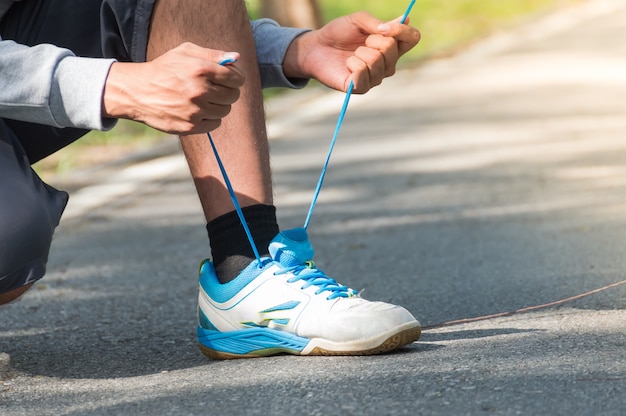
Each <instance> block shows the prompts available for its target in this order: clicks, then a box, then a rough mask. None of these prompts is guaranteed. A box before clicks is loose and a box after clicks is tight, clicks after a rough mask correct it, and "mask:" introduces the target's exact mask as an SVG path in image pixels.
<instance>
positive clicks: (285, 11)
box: [34, 0, 584, 179]
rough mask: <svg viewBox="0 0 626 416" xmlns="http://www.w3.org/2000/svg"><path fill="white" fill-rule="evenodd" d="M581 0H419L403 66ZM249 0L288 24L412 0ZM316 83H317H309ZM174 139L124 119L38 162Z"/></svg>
mask: <svg viewBox="0 0 626 416" xmlns="http://www.w3.org/2000/svg"><path fill="white" fill-rule="evenodd" d="M581 2H584V0H506V1H503V0H445V1H440V0H419V1H418V2H417V4H416V5H415V7H414V9H413V11H412V13H411V25H413V26H416V27H418V28H419V29H420V31H421V32H422V40H421V42H420V44H419V45H418V46H417V47H416V48H415V49H414V50H412V51H411V52H409V54H407V56H405V57H404V58H403V60H402V63H401V67H402V66H404V67H407V66H415V65H419V63H420V62H423V61H424V60H428V59H437V58H441V57H445V56H450V55H452V54H454V53H455V52H457V51H459V50H462V49H463V48H466V47H467V46H469V45H471V44H472V43H473V42H475V41H477V40H479V39H481V38H483V37H485V36H487V35H489V34H492V33H494V32H496V31H499V30H505V29H507V28H511V27H513V26H515V25H516V24H519V23H522V22H524V21H525V20H528V19H532V18H536V17H537V16H538V15H541V14H545V13H548V12H550V11H553V10H554V9H556V8H559V7H564V6H567V5H571V4H573V3H581ZM247 4H248V10H249V13H250V17H251V18H252V19H257V18H260V17H269V18H272V19H275V20H276V21H278V22H279V23H281V24H282V25H284V26H293V27H310V28H316V27H320V26H322V25H323V24H324V23H326V22H328V21H330V20H332V19H334V18H336V17H339V16H343V15H347V14H350V13H353V12H355V11H359V10H365V11H367V12H369V13H371V14H373V15H374V16H376V17H378V18H380V19H382V20H392V19H395V18H396V17H398V16H401V15H402V14H403V13H404V11H405V10H406V8H407V6H408V4H409V0H385V1H380V0H247ZM316 87H319V86H317V85H315V84H314V83H312V85H311V86H310V87H309V88H316ZM281 93H286V91H276V90H271V91H268V92H266V99H267V100H271V99H272V98H273V97H275V96H276V95H278V94H281ZM174 140H176V139H175V138H172V137H171V136H170V135H167V134H164V133H161V132H158V131H155V130H153V129H151V128H149V127H147V126H144V125H142V124H139V123H134V122H130V121H126V120H122V121H120V123H119V124H118V126H117V127H116V128H115V129H113V130H112V131H109V132H92V133H90V134H88V135H87V136H86V137H85V138H83V139H82V140H79V141H78V142H76V143H74V144H72V145H70V146H68V147H67V148H65V149H63V150H62V151H60V152H57V153H56V154H55V155H53V156H51V157H49V158H47V159H45V160H43V161H42V162H39V163H38V164H36V165H35V166H34V168H35V170H36V171H37V172H38V173H39V174H40V175H41V176H42V177H44V179H46V178H49V177H51V176H63V175H65V174H67V173H70V172H72V171H73V170H75V169H78V168H85V167H89V166H91V165H94V164H99V163H105V162H108V161H111V160H114V159H117V158H121V157H124V156H126V155H129V154H132V153H135V152H141V151H146V150H149V149H151V148H153V147H155V146H158V145H161V144H163V143H167V142H171V141H174Z"/></svg>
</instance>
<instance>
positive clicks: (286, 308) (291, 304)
mask: <svg viewBox="0 0 626 416" xmlns="http://www.w3.org/2000/svg"><path fill="white" fill-rule="evenodd" d="M299 304H300V301H295V300H294V301H291V302H286V303H283V304H282V305H276V306H274V307H271V308H269V309H266V310H264V311H261V313H271V312H276V311H289V310H291V309H295V308H297V307H298V305H299Z"/></svg>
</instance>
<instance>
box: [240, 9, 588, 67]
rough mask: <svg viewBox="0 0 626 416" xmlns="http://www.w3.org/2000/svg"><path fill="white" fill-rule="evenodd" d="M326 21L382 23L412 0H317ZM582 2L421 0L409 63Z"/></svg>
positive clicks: (253, 14)
mask: <svg viewBox="0 0 626 416" xmlns="http://www.w3.org/2000/svg"><path fill="white" fill-rule="evenodd" d="M260 1H262V0H248V8H249V10H250V15H251V17H253V18H256V17H259V2H260ZM318 1H319V5H320V7H321V9H322V15H323V17H324V21H326V22H328V21H330V20H332V19H334V18H335V17H338V16H343V15H347V14H350V13H353V12H355V11H359V10H364V11H367V12H369V13H371V14H373V15H374V16H376V17H378V18H379V19H381V20H392V19H395V18H397V17H399V16H402V14H403V13H404V11H405V10H406V8H407V6H408V5H409V0H382V1H381V0H318ZM581 1H583V0H418V1H417V3H416V4H415V6H414V7H413V10H412V12H411V25H412V26H415V27H417V28H419V29H420V31H421V32H422V40H421V42H420V44H419V45H418V46H417V47H416V48H415V49H413V50H412V51H411V52H409V54H408V55H407V57H406V58H405V61H406V60H409V61H410V60H411V59H415V58H419V57H423V56H425V55H431V54H433V53H435V54H438V53H449V51H450V50H454V49H456V48H458V47H462V46H463V45H464V44H467V43H469V42H471V41H473V40H476V39H477V38H480V37H482V36H485V35H487V34H489V33H491V32H493V31H494V30H497V29H502V28H506V27H508V26H511V25H513V24H515V23H517V22H519V21H520V20H521V19H528V18H529V17H530V16H532V15H536V14H540V13H545V12H547V11H549V10H552V9H554V8H556V7H560V6H563V5H566V4H572V3H577V2H581Z"/></svg>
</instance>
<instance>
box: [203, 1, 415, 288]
mask: <svg viewBox="0 0 626 416" xmlns="http://www.w3.org/2000/svg"><path fill="white" fill-rule="evenodd" d="M415 2H416V0H411V2H410V3H409V6H408V8H407V9H406V12H405V13H404V15H403V16H402V19H401V20H400V23H402V24H404V23H405V22H406V20H407V19H408V17H409V14H410V13H411V9H413V6H414V5H415ZM234 62H236V61H235V60H234V59H224V60H222V61H220V62H219V64H220V65H229V64H232V63H234ZM353 91H354V82H353V81H350V85H349V86H348V90H347V91H346V97H345V99H344V103H343V106H342V107H341V111H340V113H339V118H338V120H337V126H336V127H335V133H334V134H333V138H332V140H331V143H330V148H329V150H328V155H327V156H326V161H325V163H324V166H323V168H322V173H321V174H320V178H319V181H318V183H317V187H316V188H315V193H314V195H313V200H312V202H311V206H310V208H309V212H308V214H307V217H306V220H305V223H304V229H307V228H308V226H309V224H310V222H311V217H312V216H313V210H314V208H315V205H316V204H317V199H318V197H319V194H320V192H321V190H322V186H323V184H324V178H325V177H326V172H327V170H328V164H329V162H330V157H331V155H332V153H333V150H334V148H335V144H336V142H337V138H338V137H339V131H340V130H341V126H342V125H343V121H344V119H345V116H346V112H347V111H348V104H349V103H350V97H351V96H352V92H353ZM207 136H208V138H209V142H210V143H211V148H212V149H213V153H214V154H215V159H216V160H217V164H218V165H219V168H220V171H221V173H222V177H223V178H224V183H225V184H226V188H227V189H228V193H229V195H230V199H231V200H232V202H233V205H234V206H235V211H236V212H237V215H238V216H239V220H240V221H241V225H242V226H243V228H244V231H245V233H246V236H247V237H248V241H249V242H250V246H252V251H253V252H254V256H255V257H256V260H257V263H258V264H259V267H262V264H263V261H262V260H261V256H260V254H259V250H258V249H257V246H256V243H255V242H254V239H253V238H252V233H251V232H250V228H249V227H248V223H247V222H246V219H245V217H244V215H243V211H242V210H241V205H240V204H239V200H238V199H237V196H236V194H235V191H234V189H233V186H232V183H231V182H230V178H229V177H228V174H227V173H226V169H225V167H224V164H223V163H222V159H221V158H220V155H219V153H218V151H217V147H216V146H215V143H214V141H213V137H211V133H207ZM311 264H313V263H312V262H310V264H303V265H300V266H293V267H287V268H286V269H285V270H286V271H285V273H286V272H287V271H290V272H292V273H293V274H294V277H293V278H292V279H295V280H294V281H297V280H305V281H306V284H305V285H304V286H303V288H306V287H309V286H311V285H315V286H318V287H320V289H319V290H318V292H319V293H322V292H324V291H330V292H332V294H331V295H330V296H329V299H334V298H336V297H348V296H353V295H354V294H355V293H354V291H353V290H352V289H349V288H347V287H346V286H342V285H340V284H338V283H337V282H336V281H335V280H334V279H332V278H330V277H328V276H326V275H325V274H324V272H322V271H320V270H319V269H317V268H315V266H314V265H313V266H312V267H309V266H310V265H311ZM305 271H306V273H304V272H305Z"/></svg>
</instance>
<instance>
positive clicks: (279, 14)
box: [261, 0, 322, 29]
mask: <svg viewBox="0 0 626 416" xmlns="http://www.w3.org/2000/svg"><path fill="white" fill-rule="evenodd" d="M261 14H262V15H263V17H269V18H270V19H274V20H276V21H277V22H278V23H279V24H280V25H281V26H289V27H304V28H311V29H317V28H319V27H321V25H322V16H321V12H320V8H319V5H318V4H317V0H261Z"/></svg>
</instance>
